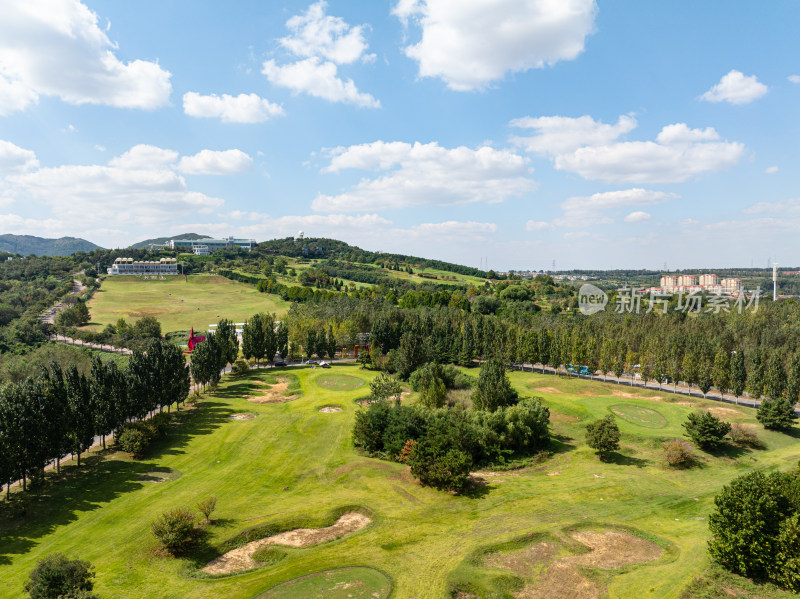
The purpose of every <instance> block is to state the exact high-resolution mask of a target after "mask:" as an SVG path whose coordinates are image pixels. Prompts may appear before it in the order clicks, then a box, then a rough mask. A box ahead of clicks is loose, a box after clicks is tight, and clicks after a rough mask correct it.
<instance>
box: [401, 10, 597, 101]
mask: <svg viewBox="0 0 800 599" xmlns="http://www.w3.org/2000/svg"><path fill="white" fill-rule="evenodd" d="M392 12H393V14H394V15H396V16H397V17H398V18H399V19H400V20H401V21H402V22H403V23H405V24H408V22H409V21H410V20H413V21H414V22H415V23H417V24H418V25H419V27H420V29H421V39H420V41H419V42H418V43H416V44H412V45H410V46H408V47H406V48H405V52H406V54H407V55H408V57H409V58H411V59H413V60H415V61H417V63H418V64H419V75H420V77H438V78H441V79H442V80H443V81H444V82H445V83H446V84H447V86H448V87H449V88H451V89H454V90H458V91H467V90H474V89H482V88H485V87H486V86H487V85H489V84H491V83H492V82H493V81H497V80H500V79H503V78H504V77H505V76H506V74H508V73H516V72H522V71H527V70H530V69H540V68H544V67H546V66H552V65H554V64H555V63H557V62H559V61H562V60H573V59H575V58H576V57H577V56H578V55H579V54H581V53H582V52H583V50H584V46H585V42H586V37H587V36H588V35H589V34H590V33H592V32H593V31H594V20H595V16H596V14H597V4H596V3H595V1H594V0H494V1H493V2H486V0H400V1H399V2H398V3H397V4H396V5H395V7H394V9H393V10H392Z"/></svg>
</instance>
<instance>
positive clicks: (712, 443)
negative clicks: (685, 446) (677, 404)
mask: <svg viewBox="0 0 800 599" xmlns="http://www.w3.org/2000/svg"><path fill="white" fill-rule="evenodd" d="M683 428H684V429H686V436H687V437H689V438H690V439H691V440H692V442H694V444H695V445H697V446H698V447H699V448H701V449H714V448H715V447H718V446H719V445H720V444H721V443H722V439H723V438H724V437H725V435H727V434H728V433H729V432H730V430H731V425H730V424H729V423H727V422H723V421H722V420H720V419H719V418H717V417H716V416H714V415H713V414H712V413H711V412H693V413H691V414H689V416H688V418H687V419H686V422H684V423H683Z"/></svg>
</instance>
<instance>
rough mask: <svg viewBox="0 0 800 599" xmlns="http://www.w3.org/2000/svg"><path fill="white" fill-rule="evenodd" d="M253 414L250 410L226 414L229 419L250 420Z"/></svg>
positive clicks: (253, 416)
mask: <svg viewBox="0 0 800 599" xmlns="http://www.w3.org/2000/svg"><path fill="white" fill-rule="evenodd" d="M255 417H256V415H255V414H251V413H250V412H239V413H237V414H231V415H230V416H228V418H230V419H231V420H252V419H253V418H255Z"/></svg>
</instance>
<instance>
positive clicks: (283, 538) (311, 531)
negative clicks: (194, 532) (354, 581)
mask: <svg viewBox="0 0 800 599" xmlns="http://www.w3.org/2000/svg"><path fill="white" fill-rule="evenodd" d="M370 522H372V520H371V519H370V518H368V517H367V516H365V515H364V514H360V513H358V512H348V513H346V514H343V515H342V516H341V517H340V518H339V519H338V520H337V521H336V523H335V524H333V525H331V526H328V527H326V528H297V529H295V530H288V531H286V532H282V533H280V534H277V535H273V536H271V537H267V538H265V539H259V540H258V541H253V542H251V543H248V544H247V545H242V546H241V547H237V548H236V549H232V550H231V551H228V553H226V554H225V555H221V556H220V557H218V558H217V559H215V560H213V561H211V562H209V563H208V565H206V567H205V568H203V569H202V571H203V572H205V573H207V574H229V573H231V572H239V571H242V570H250V569H252V568H255V567H256V566H258V563H257V562H256V561H255V560H254V559H253V554H254V553H255V552H256V551H258V550H259V549H261V548H262V547H264V546H266V545H284V546H286V547H310V546H311V545H317V544H319V543H324V542H325V541H331V540H333V539H337V538H339V537H343V536H345V535H348V534H351V533H354V532H356V531H357V530H361V529H362V528H364V527H366V526H367V525H368V524H369V523H370Z"/></svg>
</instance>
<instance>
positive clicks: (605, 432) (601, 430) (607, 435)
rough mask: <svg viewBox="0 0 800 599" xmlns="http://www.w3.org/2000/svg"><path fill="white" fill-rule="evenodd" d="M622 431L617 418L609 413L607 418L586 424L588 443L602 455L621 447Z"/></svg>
mask: <svg viewBox="0 0 800 599" xmlns="http://www.w3.org/2000/svg"><path fill="white" fill-rule="evenodd" d="M619 439H620V432H619V427H618V426H617V421H616V418H614V415H613V414H609V415H608V416H606V417H605V418H602V419H600V420H597V421H596V422H592V423H591V424H589V425H587V426H586V444H587V445H588V446H589V447H591V448H592V449H594V450H595V451H596V452H597V453H598V454H599V455H600V457H601V458H602V457H604V456H605V455H606V454H607V453H609V452H611V451H616V450H618V449H619Z"/></svg>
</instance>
